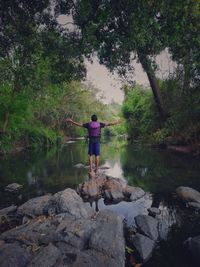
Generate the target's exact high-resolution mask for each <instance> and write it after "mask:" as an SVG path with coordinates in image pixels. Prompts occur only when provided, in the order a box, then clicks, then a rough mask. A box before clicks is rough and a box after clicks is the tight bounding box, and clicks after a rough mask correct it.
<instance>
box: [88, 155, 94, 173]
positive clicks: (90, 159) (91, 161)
mask: <svg viewBox="0 0 200 267" xmlns="http://www.w3.org/2000/svg"><path fill="white" fill-rule="evenodd" d="M89 163H90V175H91V176H93V175H94V171H93V156H90V155H89Z"/></svg>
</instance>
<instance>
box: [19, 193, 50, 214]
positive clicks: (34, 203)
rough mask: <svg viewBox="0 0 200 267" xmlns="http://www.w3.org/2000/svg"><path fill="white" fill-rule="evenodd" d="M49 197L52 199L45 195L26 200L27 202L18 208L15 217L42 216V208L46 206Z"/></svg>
mask: <svg viewBox="0 0 200 267" xmlns="http://www.w3.org/2000/svg"><path fill="white" fill-rule="evenodd" d="M51 197H52V196H51V195H45V196H41V197H35V198H32V199H30V200H28V201H27V202H25V203H24V204H22V205H21V206H19V207H18V209H17V215H18V216H24V215H27V216H30V217H32V218H33V217H35V216H40V215H43V214H44V208H45V207H46V205H47V204H48V202H49V200H50V199H51Z"/></svg>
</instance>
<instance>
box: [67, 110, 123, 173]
mask: <svg viewBox="0 0 200 267" xmlns="http://www.w3.org/2000/svg"><path fill="white" fill-rule="evenodd" d="M65 121H66V122H70V123H72V124H74V125H76V126H79V127H84V128H86V129H87V130H88V135H89V148H88V155H89V163H90V176H94V174H95V173H94V171H93V155H95V166H96V170H95V171H96V173H97V172H98V169H99V161H100V140H101V128H104V127H107V126H112V125H116V124H120V123H121V121H120V120H118V121H115V122H107V123H103V122H98V118H97V116H96V115H95V114H93V115H92V116H91V121H90V122H87V123H83V124H82V123H79V122H75V121H73V120H72V119H66V120H65Z"/></svg>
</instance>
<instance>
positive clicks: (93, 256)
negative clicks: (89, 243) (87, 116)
mask: <svg viewBox="0 0 200 267" xmlns="http://www.w3.org/2000/svg"><path fill="white" fill-rule="evenodd" d="M83 263H84V266H85V267H93V266H95V267H103V266H108V267H112V266H115V267H122V266H125V264H123V265H121V262H118V261H116V259H113V258H111V257H108V256H107V255H105V254H103V253H100V252H97V251H95V250H86V251H81V252H80V253H78V254H77V257H76V260H75V262H74V263H73V264H72V267H80V266H83Z"/></svg>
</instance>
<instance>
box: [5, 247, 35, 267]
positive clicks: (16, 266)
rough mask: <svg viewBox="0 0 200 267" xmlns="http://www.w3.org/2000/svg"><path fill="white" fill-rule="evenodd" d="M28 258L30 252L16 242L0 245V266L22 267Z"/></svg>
mask: <svg viewBox="0 0 200 267" xmlns="http://www.w3.org/2000/svg"><path fill="white" fill-rule="evenodd" d="M30 259H31V255H30V253H29V252H28V251H27V250H26V249H24V248H22V247H20V246H19V245H18V244H16V243H13V244H3V245H1V246H0V266H1V267H24V266H27V264H28V262H29V261H30Z"/></svg>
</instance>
